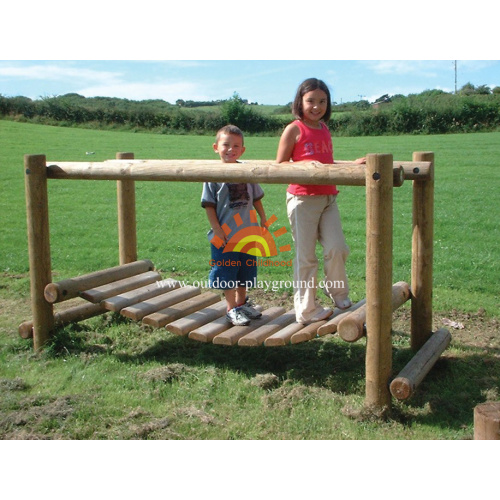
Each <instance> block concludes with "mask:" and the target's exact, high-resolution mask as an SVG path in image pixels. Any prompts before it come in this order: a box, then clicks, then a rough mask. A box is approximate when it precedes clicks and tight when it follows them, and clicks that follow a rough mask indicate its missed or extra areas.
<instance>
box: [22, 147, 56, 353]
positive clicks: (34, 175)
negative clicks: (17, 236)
mask: <svg viewBox="0 0 500 500" xmlns="http://www.w3.org/2000/svg"><path fill="white" fill-rule="evenodd" d="M24 169H25V189H26V219H27V226H28V253H29V265H30V286H31V310H32V314H33V345H34V348H35V350H39V349H40V348H41V347H43V345H44V344H45V343H46V342H47V340H48V339H49V337H50V332H51V330H53V328H54V311H53V307H52V304H49V303H48V302H47V301H46V300H45V297H44V296H43V291H44V289H45V287H46V286H47V285H48V284H49V283H50V282H51V281H52V271H51V261H50V233H49V202H48V192H47V164H46V158H45V156H44V155H25V156H24Z"/></svg>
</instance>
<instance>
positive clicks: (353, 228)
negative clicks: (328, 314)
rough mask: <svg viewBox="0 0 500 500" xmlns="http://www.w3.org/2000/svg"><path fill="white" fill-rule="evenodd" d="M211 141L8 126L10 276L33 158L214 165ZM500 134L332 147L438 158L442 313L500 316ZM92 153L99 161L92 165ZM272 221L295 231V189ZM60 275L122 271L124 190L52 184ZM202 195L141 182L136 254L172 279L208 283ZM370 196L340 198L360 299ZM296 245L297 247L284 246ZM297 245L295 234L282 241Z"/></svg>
mask: <svg viewBox="0 0 500 500" xmlns="http://www.w3.org/2000/svg"><path fill="white" fill-rule="evenodd" d="M278 140H279V139H278V137H263V138H257V137H248V138H247V140H246V146H247V151H246V153H245V155H244V157H243V159H244V158H247V159H252V158H253V159H274V156H275V152H276V147H277V144H278ZM212 142H213V138H212V137H206V136H163V135H152V134H132V133H125V132H107V131H106V132H103V131H92V130H82V129H70V128H57V127H48V126H39V125H28V124H20V123H13V122H9V121H0V146H1V151H2V153H1V165H0V168H1V169H2V173H3V189H2V191H3V195H2V199H1V204H2V210H1V215H0V220H1V226H0V227H1V232H2V241H3V243H2V247H1V249H0V264H1V269H2V271H5V272H10V273H23V272H27V271H28V257H27V248H26V222H25V200H24V178H23V168H22V164H23V155H24V154H42V153H43V154H45V155H46V156H47V159H48V160H61V161H62V160H76V161H88V160H92V161H101V160H105V159H108V158H114V157H115V154H116V152H117V151H132V152H134V153H135V155H136V158H179V159H180V158H192V159H196V158H199V159H201V158H208V159H215V158H216V157H215V154H214V153H213V151H212V147H211V145H212ZM499 144H500V133H484V134H469V135H467V134H465V135H445V136H398V137H363V138H334V148H335V157H336V158H337V159H353V158H355V157H359V156H362V155H364V154H366V153H368V152H391V153H393V154H394V158H395V159H399V160H411V154H412V151H416V150H431V151H434V152H435V155H436V206H435V262H434V270H435V271H434V285H435V292H434V301H435V305H436V306H437V307H438V308H444V309H446V308H452V307H457V308H460V309H463V310H470V311H474V310H477V309H478V308H479V307H484V308H485V309H486V310H487V312H488V313H491V314H499V312H500V306H499V304H498V298H497V297H498V288H497V287H498V282H499V281H500V271H499V268H498V262H499V261H500V250H499V246H498V241H499V226H498V217H499V215H500V213H499V212H500V211H499V207H498V202H497V189H498V185H499V184H498V181H499V179H500V171H499V169H498V158H499V153H500V146H499ZM86 152H93V153H94V154H93V155H91V156H89V155H86ZM264 189H265V192H266V196H265V198H264V202H265V207H266V211H267V214H268V216H271V215H273V214H275V215H276V216H277V217H278V221H277V222H276V223H275V226H273V228H278V227H281V226H282V225H284V226H285V227H286V228H287V229H289V226H288V220H287V217H286V211H285V203H284V199H285V186H282V185H266V186H264ZM49 191H50V195H49V199H50V224H51V243H52V261H53V269H54V272H55V273H57V275H59V276H61V277H63V276H64V277H69V276H70V275H74V274H75V273H82V272H89V271H91V270H95V269H100V268H103V267H108V266H112V265H115V264H116V262H117V227H116V193H115V183H114V182H96V181H50V182H49ZM200 193H201V185H200V184H192V183H174V184H167V183H150V182H142V183H137V217H138V248H139V257H140V258H150V259H151V260H153V262H155V264H156V265H157V266H158V267H160V268H161V269H163V270H164V271H165V272H174V273H176V274H177V275H178V276H182V277H184V278H185V279H191V280H195V279H197V280H198V279H200V278H201V277H203V278H204V277H205V276H206V273H207V270H208V252H209V249H208V242H207V240H206V237H205V234H206V231H207V229H208V225H207V221H206V216H205V213H204V211H203V210H202V209H201V207H200V204H199V199H200ZM364 199H365V195H364V190H363V188H356V187H347V186H344V187H341V194H340V196H339V204H340V210H341V215H342V218H343V225H344V230H345V233H346V236H347V240H348V243H349V245H350V248H351V256H350V258H349V261H348V273H349V276H350V280H351V284H352V290H353V296H354V298H360V297H361V296H362V295H363V294H364V277H365V267H364V266H365V264H364V260H365V201H364ZM394 218H395V229H394V273H393V274H394V281H399V280H409V279H410V259H411V186H410V183H406V185H404V186H403V187H402V188H399V189H397V190H395V204H394ZM285 240H288V241H285ZM282 241H283V242H291V237H290V234H289V233H287V234H286V235H284V236H282V237H281V239H280V243H281V242H282ZM259 276H260V277H262V279H273V280H287V279H289V278H290V277H289V276H288V270H287V269H277V268H274V269H272V270H266V269H262V271H261V272H260V274H259Z"/></svg>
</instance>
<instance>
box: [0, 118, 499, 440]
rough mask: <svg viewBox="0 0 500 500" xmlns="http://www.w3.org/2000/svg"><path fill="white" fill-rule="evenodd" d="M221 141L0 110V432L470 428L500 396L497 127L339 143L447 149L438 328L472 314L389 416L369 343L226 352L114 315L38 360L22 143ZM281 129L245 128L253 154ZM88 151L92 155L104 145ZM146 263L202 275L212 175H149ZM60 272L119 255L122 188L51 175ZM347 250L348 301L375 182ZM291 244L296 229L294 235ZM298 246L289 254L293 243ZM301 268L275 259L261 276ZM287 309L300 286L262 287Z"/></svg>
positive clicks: (349, 192)
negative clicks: (204, 189) (27, 326)
mask: <svg viewBox="0 0 500 500" xmlns="http://www.w3.org/2000/svg"><path fill="white" fill-rule="evenodd" d="M212 142H213V138H212V137H195V136H163V135H152V134H132V133H125V132H103V131H92V130H82V129H70V128H55V127H48V126H39V125H27V124H20V123H14V122H8V121H0V147H1V149H0V151H1V153H0V169H1V172H2V174H3V185H2V197H1V212H0V222H1V224H0V231H1V235H2V246H1V248H0V265H1V268H0V270H1V272H2V275H1V277H0V301H1V306H2V318H1V322H0V339H1V340H0V342H1V344H0V394H1V396H2V398H1V401H2V402H1V403H0V414H1V417H0V418H1V420H0V436H2V438H3V439H14V438H19V437H20V438H42V439H45V438H49V439H50V438H52V439H147V438H149V439H266V440H267V439H412V440H413V439H470V438H471V436H472V425H473V424H472V410H473V408H474V406H475V405H476V404H478V403H479V402H482V401H485V400H498V399H499V368H498V363H499V355H500V344H499V339H498V319H499V317H500V304H499V301H498V283H499V281H500V280H499V278H500V271H499V267H498V262H499V260H500V249H499V245H498V241H499V225H498V217H499V215H500V213H499V207H498V201H497V199H498V197H497V194H496V190H497V188H498V185H499V179H500V173H499V169H498V166H499V165H498V158H499V156H500V133H485V134H473V135H472V134H471V135H442V136H401V137H369V138H334V148H335V157H336V158H337V159H353V158H355V157H359V156H362V155H364V154H366V153H379V152H380V153H387V152H389V153H393V155H394V158H395V159H397V160H411V154H412V152H413V151H434V152H435V155H436V189H435V193H436V206H435V226H434V229H435V253H434V258H435V261H434V310H435V314H434V326H435V328H436V329H437V328H439V327H441V326H443V325H442V319H443V318H449V319H452V320H457V321H461V322H463V323H464V324H465V328H464V329H463V330H457V331H454V332H453V341H452V345H451V346H450V348H449V349H448V350H447V351H446V353H445V354H444V355H443V359H442V360H441V361H440V362H438V364H437V365H436V366H435V367H434V369H433V371H432V372H431V374H430V375H429V376H428V378H427V379H426V380H425V381H424V383H423V384H422V386H421V389H419V391H418V393H417V394H416V395H415V396H414V397H413V398H412V399H411V400H410V401H409V402H406V403H398V402H396V403H395V404H394V411H393V415H392V417H391V418H390V419H389V420H386V421H378V420H376V419H367V418H364V417H363V415H362V411H360V408H361V407H362V403H363V398H364V383H365V381H364V351H365V349H364V347H365V343H364V340H362V341H360V342H358V343H356V344H346V343H343V342H342V341H340V340H339V339H338V338H337V337H332V336H327V337H324V338H322V339H317V340H315V341H312V342H309V343H307V344H303V345H298V346H293V347H290V348H286V352H285V350H280V349H278V350H272V349H255V350H254V349H251V350H245V349H241V348H238V349H221V348H220V347H217V346H205V345H200V344H198V343H193V342H190V341H186V340H185V339H179V338H177V337H174V336H172V335H170V334H168V333H166V332H162V331H150V330H147V329H144V328H141V327H140V326H139V325H136V324H129V323H126V322H123V321H122V320H120V319H119V318H115V317H114V316H102V317H99V318H94V319H92V320H88V321H86V322H83V323H81V324H79V325H75V326H72V327H68V328H65V329H63V330H61V331H59V332H58V334H57V335H56V337H55V339H54V342H53V343H52V345H51V346H50V347H49V348H48V349H47V350H46V351H45V352H44V353H41V354H36V355H35V354H33V353H32V351H31V345H30V342H29V341H25V340H22V339H20V338H19V336H18V334H17V325H18V324H19V323H20V322H21V321H24V320H26V319H29V318H30V317H31V316H30V314H31V313H30V311H29V278H28V271H29V269H28V256H27V238H26V221H25V219H26V214H25V200H24V176H23V155H24V154H45V155H46V156H47V159H48V160H49V161H57V160H60V161H69V160H73V161H88V160H89V159H91V160H92V161H102V160H105V159H109V158H114V157H115V154H116V152H118V151H132V152H134V153H135V156H136V158H151V159H153V158H177V159H181V158H191V159H197V158H198V159H202V158H208V159H215V158H216V157H215V155H214V153H213V151H212V149H211V144H212ZM277 144H278V138H277V137H263V138H257V137H248V138H247V139H246V147H247V151H246V153H245V155H244V157H243V158H242V159H243V160H244V159H245V158H247V159H273V158H274V156H275V152H276V147H277ZM86 152H93V153H94V154H93V155H91V156H88V155H86ZM263 187H264V190H265V192H266V195H265V198H264V204H265V207H266V211H267V215H268V216H270V215H272V214H275V215H276V216H277V222H276V223H275V225H274V226H273V229H276V228H278V227H281V226H285V227H286V228H287V229H289V225H288V220H287V217H286V211H285V203H284V199H285V186H281V185H264V186H263ZM136 191H137V222H138V251H139V258H148V259H151V260H152V261H153V262H154V263H155V264H156V266H157V268H159V269H160V270H161V272H162V274H163V275H164V276H165V277H167V276H173V277H176V278H179V279H184V280H191V281H194V280H205V279H206V276H207V272H208V260H209V249H208V242H207V240H206V237H205V234H206V231H207V230H208V224H207V220H206V216H205V214H204V211H203V210H202V209H201V207H200V203H199V200H200V195H201V185H199V184H192V183H151V182H142V183H137V184H136ZM49 203H50V227H51V245H52V247H51V248H52V250H51V252H52V267H53V272H54V279H55V280H58V279H63V278H66V277H71V276H75V275H78V274H81V273H85V272H90V271H94V270H98V269H102V268H105V267H110V266H113V265H116V264H117V261H118V254H117V249H118V245H117V224H116V186H115V183H114V182H96V181H50V182H49ZM339 206H340V210H341V215H342V219H343V225H344V230H345V233H346V237H347V240H348V244H349V245H350V247H351V255H350V258H349V261H348V274H349V278H350V284H351V288H352V294H351V295H352V298H353V299H356V300H357V299H360V298H362V297H363V296H364V286H365V283H364V278H365V267H364V260H365V194H364V189H363V188H359V187H341V194H340V196H339ZM394 217H395V228H394V255H393V258H394V271H393V282H395V281H400V280H405V281H409V280H410V259H411V185H410V184H409V183H407V184H406V185H404V186H403V187H401V188H399V189H397V190H395V200H394ZM285 242H291V238H290V234H289V233H287V234H286V235H284V236H282V237H280V243H285ZM290 258H291V255H290ZM260 279H262V280H268V281H273V280H274V281H286V280H290V279H291V278H290V276H289V272H288V270H287V269H286V268H273V269H272V270H269V269H265V268H262V269H261V270H259V280H260ZM259 292H260V293H259V298H260V299H265V300H266V301H268V302H269V303H287V304H289V303H290V292H291V290H289V289H286V288H283V289H280V290H277V291H275V292H272V291H271V292H266V293H263V292H262V291H259ZM408 344H409V341H408V308H403V310H402V311H401V312H399V313H398V314H397V316H396V319H395V324H394V370H395V371H396V372H397V371H399V370H400V369H401V368H402V367H403V366H404V364H405V363H406V362H407V361H408V360H409V359H410V358H411V353H410V352H409V350H408Z"/></svg>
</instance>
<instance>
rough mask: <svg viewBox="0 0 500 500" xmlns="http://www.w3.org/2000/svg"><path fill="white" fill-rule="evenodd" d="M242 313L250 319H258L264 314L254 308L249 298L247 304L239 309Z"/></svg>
mask: <svg viewBox="0 0 500 500" xmlns="http://www.w3.org/2000/svg"><path fill="white" fill-rule="evenodd" d="M239 309H240V311H241V312H242V313H243V314H244V315H245V316H246V317H247V318H249V319H258V318H260V317H262V313H261V312H260V311H258V310H257V309H255V307H253V304H252V302H251V301H250V300H249V298H248V297H247V300H246V301H245V303H244V304H243V305H242V306H240V307H239Z"/></svg>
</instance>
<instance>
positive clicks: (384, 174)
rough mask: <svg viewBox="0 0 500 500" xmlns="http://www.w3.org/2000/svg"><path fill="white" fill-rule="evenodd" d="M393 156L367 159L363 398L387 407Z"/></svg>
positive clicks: (389, 373)
mask: <svg viewBox="0 0 500 500" xmlns="http://www.w3.org/2000/svg"><path fill="white" fill-rule="evenodd" d="M392 165H393V159H392V155H390V154H370V155H368V156H367V162H366V399H365V405H366V406H367V407H372V408H374V409H378V410H383V409H384V408H386V409H389V408H390V405H391V394H390V391H389V378H390V376H391V372H392V340H391V328H392V300H391V297H392V231H393V228H392V219H393V213H392V212H393V210H392V206H393V173H392Z"/></svg>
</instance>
